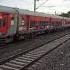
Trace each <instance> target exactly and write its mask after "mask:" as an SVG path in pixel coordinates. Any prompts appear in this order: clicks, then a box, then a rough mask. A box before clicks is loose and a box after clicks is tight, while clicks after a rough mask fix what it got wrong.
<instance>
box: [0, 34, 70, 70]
mask: <svg viewBox="0 0 70 70" xmlns="http://www.w3.org/2000/svg"><path fill="white" fill-rule="evenodd" d="M69 39H70V34H66V35H65V36H63V37H60V38H58V39H56V40H53V41H51V42H49V43H47V44H45V45H43V46H41V47H39V48H36V49H34V50H31V51H29V52H28V53H25V54H24V53H22V54H21V55H19V56H16V57H15V58H13V57H12V58H10V59H9V60H6V61H5V63H3V64H1V65H0V70H27V68H28V67H29V66H30V65H32V64H34V63H35V62H36V61H38V60H39V59H40V58H42V57H43V56H45V55H46V54H48V53H50V52H51V51H53V50H54V49H56V48H57V47H59V46H60V45H62V44H63V43H64V42H66V41H67V40H69Z"/></svg>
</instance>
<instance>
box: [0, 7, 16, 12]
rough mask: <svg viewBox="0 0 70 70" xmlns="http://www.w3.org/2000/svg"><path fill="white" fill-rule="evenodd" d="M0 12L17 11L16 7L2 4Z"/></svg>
mask: <svg viewBox="0 0 70 70" xmlns="http://www.w3.org/2000/svg"><path fill="white" fill-rule="evenodd" d="M0 12H8V13H16V11H15V8H12V7H6V6H0Z"/></svg>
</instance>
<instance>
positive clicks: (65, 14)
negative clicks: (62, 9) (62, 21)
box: [59, 11, 70, 18]
mask: <svg viewBox="0 0 70 70" xmlns="http://www.w3.org/2000/svg"><path fill="white" fill-rule="evenodd" d="M59 16H63V17H69V18H70V11H68V12H67V13H62V14H60V15H59Z"/></svg>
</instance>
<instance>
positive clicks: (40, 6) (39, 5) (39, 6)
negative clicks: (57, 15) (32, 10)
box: [36, 0, 48, 9]
mask: <svg viewBox="0 0 70 70" xmlns="http://www.w3.org/2000/svg"><path fill="white" fill-rule="evenodd" d="M47 1H48V0H46V1H45V2H43V3H42V4H40V5H39V6H38V7H37V8H36V9H38V8H39V7H41V6H42V5H44V4H45V3H46V2H47Z"/></svg>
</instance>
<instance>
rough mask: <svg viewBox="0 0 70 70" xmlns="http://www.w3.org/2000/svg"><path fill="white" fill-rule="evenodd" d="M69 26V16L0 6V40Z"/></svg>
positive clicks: (8, 39)
mask: <svg viewBox="0 0 70 70" xmlns="http://www.w3.org/2000/svg"><path fill="white" fill-rule="evenodd" d="M67 27H70V18H66V17H60V16H56V15H50V14H45V13H40V12H32V11H27V10H22V9H17V8H11V7H5V6H0V40H5V41H7V42H8V41H10V40H13V39H16V37H17V38H21V39H22V38H27V37H29V36H31V35H35V34H39V33H44V32H45V31H51V30H56V29H63V28H67Z"/></svg>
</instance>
